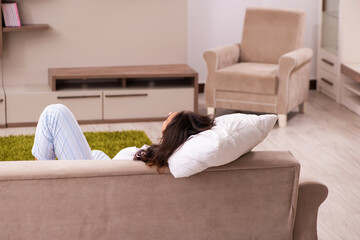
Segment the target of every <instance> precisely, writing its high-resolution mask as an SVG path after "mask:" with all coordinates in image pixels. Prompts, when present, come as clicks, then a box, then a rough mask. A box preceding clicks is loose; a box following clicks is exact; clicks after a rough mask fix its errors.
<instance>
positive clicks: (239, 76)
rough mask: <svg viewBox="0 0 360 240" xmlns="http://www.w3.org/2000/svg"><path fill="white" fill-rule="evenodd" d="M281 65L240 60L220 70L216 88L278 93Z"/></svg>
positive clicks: (269, 93)
mask: <svg viewBox="0 0 360 240" xmlns="http://www.w3.org/2000/svg"><path fill="white" fill-rule="evenodd" d="M278 68H279V65H277V64H267V63H250V62H240V63H237V64H234V65H231V66H228V67H225V68H222V69H220V70H218V71H217V72H216V73H215V74H216V77H215V79H216V82H215V85H216V89H217V90H226V91H236V92H245V93H257V94H267V95H276V88H277V71H278Z"/></svg>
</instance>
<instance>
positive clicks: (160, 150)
mask: <svg viewBox="0 0 360 240" xmlns="http://www.w3.org/2000/svg"><path fill="white" fill-rule="evenodd" d="M213 126H214V118H213V117H212V116H206V115H199V114H196V113H194V112H190V111H182V112H174V113H170V114H169V115H168V117H167V118H166V120H165V121H164V123H163V125H162V129H161V131H162V137H161V139H160V140H159V143H158V144H152V145H151V146H146V145H144V146H143V147H141V148H140V149H138V148H135V147H130V148H125V149H123V150H121V151H120V152H119V153H118V154H117V155H116V156H115V157H114V158H113V159H134V160H139V161H143V162H145V163H146V164H147V165H149V166H156V167H157V168H158V169H159V168H161V167H164V166H167V165H168V159H169V158H170V156H171V155H172V154H173V153H174V151H175V150H176V149H177V148H178V147H179V146H180V145H182V144H183V143H184V142H185V141H186V140H187V139H188V138H189V137H190V136H191V135H195V134H198V133H200V132H202V131H205V130H208V129H211V128H212V127H213ZM32 154H33V156H34V157H35V159H36V160H54V159H56V158H57V159H60V160H82V159H88V160H91V159H96V160H105V159H106V160H109V159H110V158H109V157H108V156H107V155H106V154H105V153H103V152H101V151H99V150H93V151H91V149H90V146H89V144H88V143H87V141H86V138H85V136H84V134H83V132H82V130H81V128H80V126H79V124H78V122H77V121H76V119H75V117H74V115H73V114H72V112H71V111H70V110H69V109H68V108H67V107H66V106H64V105H62V104H53V105H50V106H48V107H46V108H45V109H44V111H43V112H42V114H41V115H40V119H39V122H38V125H37V128H36V133H35V140H34V145H33V148H32Z"/></svg>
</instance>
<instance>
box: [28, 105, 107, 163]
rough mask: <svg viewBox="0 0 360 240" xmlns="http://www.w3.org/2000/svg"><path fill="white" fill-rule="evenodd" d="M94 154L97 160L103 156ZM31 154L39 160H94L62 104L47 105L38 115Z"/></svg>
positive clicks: (71, 117) (67, 110)
mask: <svg viewBox="0 0 360 240" xmlns="http://www.w3.org/2000/svg"><path fill="white" fill-rule="evenodd" d="M94 153H95V154H96V155H97V156H99V158H100V155H101V156H103V155H102V154H100V153H98V152H94ZM32 154H33V156H34V157H36V158H37V159H39V160H55V159H56V158H57V159H59V160H85V159H87V160H92V159H94V156H93V154H92V152H91V149H90V146H89V144H88V142H87V141H86V138H85V136H84V134H83V132H82V130H81V128H80V126H79V124H78V122H77V121H76V119H75V117H74V115H73V114H72V112H71V111H70V110H69V109H68V108H67V107H66V106H65V105H62V104H53V105H49V106H47V107H46V108H45V109H44V111H43V112H42V114H41V115H40V118H39V122H38V125H37V128H36V133H35V140H34V145H33V148H32ZM101 158H102V157H101ZM102 159H104V158H102Z"/></svg>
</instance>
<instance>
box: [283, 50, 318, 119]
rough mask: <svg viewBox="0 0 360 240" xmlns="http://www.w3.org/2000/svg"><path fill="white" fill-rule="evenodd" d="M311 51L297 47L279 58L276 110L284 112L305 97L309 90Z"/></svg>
mask: <svg viewBox="0 0 360 240" xmlns="http://www.w3.org/2000/svg"><path fill="white" fill-rule="evenodd" d="M312 55H313V51H312V49H310V48H299V49H297V50H294V51H292V52H288V53H286V54H284V55H282V56H281V57H280V59H279V71H278V78H279V87H278V95H277V99H278V100H277V102H278V105H277V112H278V113H282V114H286V113H287V112H289V111H290V110H291V109H292V108H293V107H294V106H296V105H298V104H300V103H301V102H303V101H304V100H305V99H306V96H307V93H308V90H309V77H310V76H309V74H310V61H311V58H312Z"/></svg>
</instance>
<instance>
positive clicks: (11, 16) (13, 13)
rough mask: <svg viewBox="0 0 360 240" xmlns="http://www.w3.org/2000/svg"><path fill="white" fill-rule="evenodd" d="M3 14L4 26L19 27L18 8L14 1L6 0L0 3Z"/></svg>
mask: <svg viewBox="0 0 360 240" xmlns="http://www.w3.org/2000/svg"><path fill="white" fill-rule="evenodd" d="M1 9H2V12H3V16H4V23H5V27H21V21H20V15H19V10H18V7H17V3H16V2H6V3H2V4H1Z"/></svg>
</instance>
